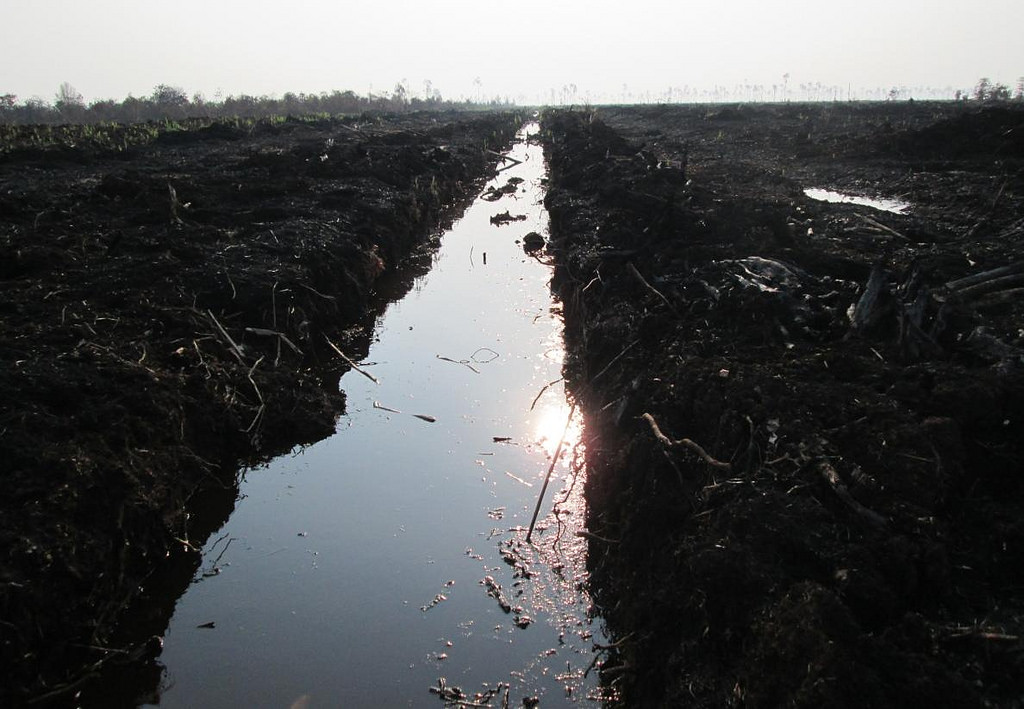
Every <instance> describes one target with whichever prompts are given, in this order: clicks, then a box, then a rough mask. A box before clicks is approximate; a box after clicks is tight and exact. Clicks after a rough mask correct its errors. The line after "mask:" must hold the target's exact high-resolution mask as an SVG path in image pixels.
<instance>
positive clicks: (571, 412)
mask: <svg viewBox="0 0 1024 709" xmlns="http://www.w3.org/2000/svg"><path fill="white" fill-rule="evenodd" d="M575 414H576V404H573V405H572V406H571V407H570V408H569V417H568V418H567V419H566V420H565V430H563V431H562V437H561V438H560V439H558V446H557V447H556V448H555V454H554V455H553V456H552V457H551V465H550V466H548V474H547V475H546V476H544V485H543V487H541V489H540V494H539V495H538V496H537V506H536V507H535V508H534V509H533V519H531V520H530V529H529V530H528V531H527V532H526V543H527V544H529V543H530V537H532V536H533V526H534V525H535V524H537V515H538V514H540V505H541V503H542V502H543V501H544V493H545V492H547V489H548V483H549V482H551V473H552V471H553V470H554V469H555V463H557V462H558V458H559V456H560V455H562V446H563V445H565V437H566V436H568V435H569V426H570V424H572V417H573V416H574V415H575Z"/></svg>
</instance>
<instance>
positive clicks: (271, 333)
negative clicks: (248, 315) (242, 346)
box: [245, 327, 302, 355]
mask: <svg viewBox="0 0 1024 709" xmlns="http://www.w3.org/2000/svg"><path fill="white" fill-rule="evenodd" d="M245 331H246V332H251V333H252V334H254V335H259V336H260V337H276V338H278V343H280V342H281V341H282V340H283V341H284V343H285V344H286V345H288V346H289V347H291V348H292V352H294V353H295V354H298V355H301V354H302V350H300V349H299V348H298V347H296V346H295V343H294V342H292V341H291V340H289V339H288V336H287V335H285V334H284V333H283V332H278V331H277V330H267V329H266V328H263V327H247V328H245Z"/></svg>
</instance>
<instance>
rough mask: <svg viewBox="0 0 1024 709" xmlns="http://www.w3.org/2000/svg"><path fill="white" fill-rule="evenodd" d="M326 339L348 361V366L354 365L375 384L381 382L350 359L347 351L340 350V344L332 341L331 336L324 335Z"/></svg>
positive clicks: (353, 366)
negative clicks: (346, 353)
mask: <svg viewBox="0 0 1024 709" xmlns="http://www.w3.org/2000/svg"><path fill="white" fill-rule="evenodd" d="M324 339H325V340H327V344H328V345H330V346H331V349H332V350H334V351H335V352H337V353H338V356H339V357H341V358H342V359H343V360H345V361H346V362H347V363H348V366H350V367H352V369H354V370H356V371H357V372H359V373H360V374H362V375H363V376H364V377H366V378H367V379H369V380H370V381H371V382H373V383H374V384H380V380H379V379H377V377H375V376H373V375H372V374H370V373H369V372H367V371H365V370H363V369H361V368H360V367H359V365H358V364H356V363H355V362H353V361H352V360H350V359H349V358H348V357H346V356H345V353H344V352H342V351H341V350H339V349H338V346H337V345H335V344H334V343H333V342H331V340H330V338H329V337H327V335H324Z"/></svg>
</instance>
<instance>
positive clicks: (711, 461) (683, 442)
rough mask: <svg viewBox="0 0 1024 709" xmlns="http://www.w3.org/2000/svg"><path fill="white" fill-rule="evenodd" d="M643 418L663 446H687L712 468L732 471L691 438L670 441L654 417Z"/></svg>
mask: <svg viewBox="0 0 1024 709" xmlns="http://www.w3.org/2000/svg"><path fill="white" fill-rule="evenodd" d="M641 418H642V419H643V420H644V421H646V422H647V423H648V424H650V427H651V432H652V433H654V437H655V438H657V439H658V440H659V441H660V442H661V444H662V445H664V446H667V447H668V448H675V447H676V446H685V447H687V448H689V449H690V450H692V451H693V452H694V453H696V454H697V455H698V456H699V457H700V459H701V460H703V461H704V462H705V463H707V464H708V465H710V466H711V467H713V468H718V469H719V470H732V464H731V463H726V462H723V461H721V460H718V459H717V458H713V457H711V456H710V455H709V454H708V452H707V451H705V450H704V449H703V448H702V447H701V446H700V444H698V443H696V442H695V441H692V440H690V439H689V438H680V439H678V440H675V441H673V440H672V439H670V438H669V437H668V436H666V435H665V434H664V433H662V432H661V429H660V428H659V427H658V422H657V421H655V420H654V417H653V416H651V415H650V414H644V415H643V416H641Z"/></svg>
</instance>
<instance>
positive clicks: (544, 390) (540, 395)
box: [530, 377, 565, 411]
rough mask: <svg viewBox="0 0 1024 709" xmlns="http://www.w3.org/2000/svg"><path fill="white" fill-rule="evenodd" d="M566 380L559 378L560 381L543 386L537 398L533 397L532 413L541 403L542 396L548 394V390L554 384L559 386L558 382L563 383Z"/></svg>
mask: <svg viewBox="0 0 1024 709" xmlns="http://www.w3.org/2000/svg"><path fill="white" fill-rule="evenodd" d="M564 379H565V377H559V378H558V379H556V380H554V381H553V382H548V383H547V384H545V385H544V386H542V387H541V389H540V391H539V392H537V396H535V397H533V403H532V404H530V411H533V407H534V406H536V405H537V402H538V401H540V398H541V397H542V396H544V392H546V391H547V390H548V387H549V386H552V385H554V384H558V382H560V381H563V380H564Z"/></svg>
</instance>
